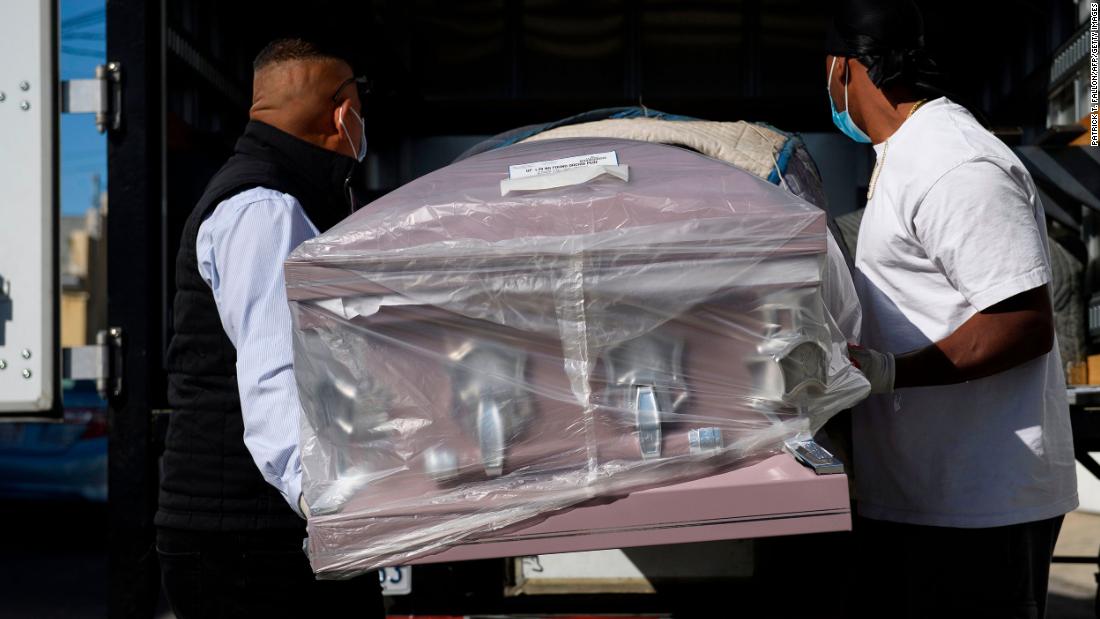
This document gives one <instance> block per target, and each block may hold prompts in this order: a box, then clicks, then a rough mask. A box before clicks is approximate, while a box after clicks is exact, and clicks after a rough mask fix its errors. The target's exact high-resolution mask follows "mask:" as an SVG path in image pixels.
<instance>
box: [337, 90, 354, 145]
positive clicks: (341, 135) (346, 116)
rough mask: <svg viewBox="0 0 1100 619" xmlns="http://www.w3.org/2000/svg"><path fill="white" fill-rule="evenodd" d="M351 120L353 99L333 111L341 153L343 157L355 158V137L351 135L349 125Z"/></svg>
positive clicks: (343, 102)
mask: <svg viewBox="0 0 1100 619" xmlns="http://www.w3.org/2000/svg"><path fill="white" fill-rule="evenodd" d="M350 119H351V99H344V100H343V101H342V102H340V105H338V106H336V108H335V109H333V110H332V126H333V127H334V128H335V129H336V133H335V136H336V143H337V144H339V145H340V146H339V152H340V154H342V155H347V156H349V157H354V156H355V153H353V152H352V144H354V142H355V136H354V135H352V134H351V129H349V128H348V123H349V122H350Z"/></svg>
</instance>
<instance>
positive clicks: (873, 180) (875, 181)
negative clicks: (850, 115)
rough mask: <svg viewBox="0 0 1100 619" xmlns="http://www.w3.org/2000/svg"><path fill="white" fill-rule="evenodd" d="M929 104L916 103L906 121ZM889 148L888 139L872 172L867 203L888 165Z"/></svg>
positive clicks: (925, 101)
mask: <svg viewBox="0 0 1100 619" xmlns="http://www.w3.org/2000/svg"><path fill="white" fill-rule="evenodd" d="M927 102H928V99H921V100H920V101H917V102H916V103H914V104H913V107H911V108H909V113H908V114H906V115H905V120H909V118H911V117H912V116H913V112H916V111H917V108H919V107H920V106H922V105H924V104H925V103H927ZM905 120H903V121H902V123H904V122H905ZM889 148H890V139H889V138H887V139H886V141H885V142H883V143H882V156H881V157H879V158H878V161H876V162H875V169H874V170H873V171H872V172H871V186H870V187H868V188H867V201H868V202H870V201H871V196H873V195H875V185H877V184H878V175H879V172H881V171H882V166H883V164H884V163H886V151H887V149H889Z"/></svg>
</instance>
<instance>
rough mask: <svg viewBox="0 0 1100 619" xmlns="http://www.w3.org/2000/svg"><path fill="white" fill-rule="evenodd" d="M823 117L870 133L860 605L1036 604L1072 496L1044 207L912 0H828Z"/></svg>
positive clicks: (937, 612) (859, 428)
mask: <svg viewBox="0 0 1100 619" xmlns="http://www.w3.org/2000/svg"><path fill="white" fill-rule="evenodd" d="M827 51H828V54H829V55H828V56H827V58H826V70H827V71H828V90H829V96H830V99H831V102H832V104H833V119H834V122H835V123H836V125H837V127H838V128H839V129H840V130H841V131H842V132H844V133H845V134H846V135H848V136H849V137H851V138H852V139H854V140H856V141H859V142H866V143H872V144H874V149H875V153H876V164H875V169H874V171H873V174H872V177H871V179H870V182H869V189H868V196H867V209H866V213H865V215H864V217H863V222H862V226H861V229H860V233H859V241H858V244H857V253H856V257H855V266H856V273H855V280H856V287H857V290H858V292H859V296H860V300H861V302H862V304H863V315H864V329H863V342H862V345H863V347H858V346H856V347H853V348H852V357H853V360H854V361H855V362H856V363H857V364H858V365H859V366H860V367H861V369H862V370H863V371H864V373H865V374H866V375H867V377H868V379H869V380H870V382H871V385H872V391H873V392H874V395H872V396H871V397H870V398H869V399H868V400H867V401H866V402H865V403H864V404H862V405H861V406H860V407H859V408H858V409H857V410H856V411H855V414H854V415H853V452H854V459H855V464H854V480H855V491H856V507H857V513H858V519H857V522H856V524H855V538H856V542H857V550H858V551H859V553H858V556H857V561H856V563H857V565H858V567H857V573H858V575H857V578H856V580H855V583H854V584H855V594H854V596H853V603H854V604H855V605H856V606H858V607H860V608H861V609H862V610H863V611H864V612H865V613H866V614H868V615H874V616H885V615H884V614H883V613H886V612H888V613H889V614H890V616H899V614H898V611H899V610H900V611H902V613H908V615H905V614H903V615H902V616H913V617H931V616H936V617H947V616H967V617H976V616H990V617H1042V616H1043V614H1044V611H1045V601H1046V588H1047V578H1048V575H1049V568H1050V557H1051V554H1052V551H1053V547H1054V542H1055V540H1056V538H1057V535H1058V530H1059V527H1060V526H1061V521H1062V518H1063V516H1064V514H1065V513H1066V512H1068V511H1070V510H1072V509H1074V508H1075V507H1076V506H1077V487H1076V478H1075V472H1074V458H1073V446H1072V440H1071V434H1070V424H1069V411H1068V407H1067V405H1066V398H1065V379H1064V375H1063V373H1062V363H1061V360H1060V358H1059V354H1058V350H1057V348H1056V347H1054V346H1053V342H1054V332H1053V318H1052V309H1051V300H1050V292H1049V289H1048V282H1049V280H1050V260H1049V256H1048V248H1047V238H1046V232H1045V230H1046V228H1045V219H1044V214H1043V208H1042V205H1041V204H1040V201H1039V198H1038V195H1037V191H1036V188H1035V185H1034V183H1033V182H1032V180H1031V177H1030V176H1029V175H1028V173H1027V171H1026V170H1025V169H1024V166H1023V165H1022V164H1021V163H1020V161H1019V160H1018V159H1017V158H1016V156H1015V155H1014V154H1013V153H1012V151H1011V150H1010V149H1009V148H1007V147H1006V146H1005V145H1004V144H1003V143H1001V142H1000V141H999V140H998V139H997V138H996V137H994V136H993V135H992V134H991V133H989V132H988V131H986V130H985V129H984V128H983V127H982V126H981V125H980V124H979V123H978V122H977V121H976V120H975V119H974V117H973V116H972V115H971V114H970V113H969V112H968V111H967V110H966V109H964V108H963V107H961V106H959V105H957V104H955V103H953V102H952V101H950V100H948V99H947V98H944V97H938V98H936V97H932V96H928V95H927V94H926V92H927V91H926V90H925V88H924V87H923V79H924V78H925V77H927V76H928V75H931V74H933V72H934V65H932V64H931V63H930V61H928V60H927V57H926V56H925V54H924V49H923V27H922V22H921V16H920V13H919V11H918V10H917V8H916V7H915V6H914V5H913V3H912V2H911V0H892V1H885V0H848V1H845V2H842V3H841V8H840V10H839V11H838V14H837V17H836V19H835V21H834V24H833V28H832V29H831V32H830V35H829V41H828V50H827Z"/></svg>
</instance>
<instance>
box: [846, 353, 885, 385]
mask: <svg viewBox="0 0 1100 619" xmlns="http://www.w3.org/2000/svg"><path fill="white" fill-rule="evenodd" d="M848 356H849V357H850V358H851V359H852V363H853V364H855V366H856V367H857V368H859V371H861V372H863V375H864V376H866V377H867V382H869V383H871V393H890V392H891V391H893V390H894V354H893V353H889V352H886V353H883V352H878V351H877V350H871V349H870V348H864V347H862V346H859V345H858V344H848Z"/></svg>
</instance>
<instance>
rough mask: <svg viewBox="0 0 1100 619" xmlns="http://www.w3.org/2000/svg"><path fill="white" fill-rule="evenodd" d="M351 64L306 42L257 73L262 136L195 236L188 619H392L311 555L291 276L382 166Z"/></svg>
mask: <svg viewBox="0 0 1100 619" xmlns="http://www.w3.org/2000/svg"><path fill="white" fill-rule="evenodd" d="M361 83H362V79H361V78H356V77H355V76H354V73H353V72H352V69H351V66H350V65H349V63H348V62H346V61H345V60H343V59H342V58H340V57H337V56H334V55H332V54H328V53H326V52H324V51H322V50H321V49H320V48H318V47H317V46H315V45H313V44H311V43H309V42H306V41H302V40H300V39H283V40H278V41H275V42H273V43H271V44H269V45H268V46H267V47H266V48H264V50H263V51H261V52H260V54H259V55H258V56H257V58H256V61H255V63H254V79H253V99H252V108H251V110H250V111H249V117H250V122H249V123H248V126H247V127H246V129H245V132H244V135H243V136H242V137H241V138H240V139H239V140H238V142H237V145H236V147H235V152H234V155H233V156H232V157H231V158H230V159H229V161H228V162H227V163H226V164H225V165H224V166H223V167H222V169H221V170H220V171H218V173H217V174H216V175H215V176H214V178H213V179H212V180H211V181H210V184H209V185H208V186H207V188H206V191H205V193H204V194H203V196H202V198H201V199H200V200H199V202H198V204H197V205H196V206H195V209H194V211H193V212H192V213H191V216H190V217H189V218H188V220H187V223H186V225H185V226H184V230H183V235H182V239H181V242H180V249H179V255H178V256H177V259H176V287H177V290H176V297H175V304H174V318H173V327H174V330H175V334H174V335H173V337H172V341H171V344H170V345H169V349H168V358H167V364H168V373H169V387H168V401H169V404H170V405H171V407H172V411H173V412H172V416H171V421H170V423H169V427H168V436H167V439H166V441H165V451H164V459H163V470H162V477H161V487H160V506H159V509H158V511H157V516H156V524H157V527H158V532H157V551H158V554H159V556H160V563H161V571H162V576H163V581H164V587H165V590H166V592H167V595H168V599H169V601H170V603H171V605H172V608H173V610H174V611H175V613H176V615H177V616H178V617H179V618H180V619H192V618H198V617H204V618H205V617H265V618H267V617H307V616H316V617H329V616H351V615H354V616H356V617H381V616H383V609H382V602H381V591H380V587H379V584H378V579H377V576H375V575H373V574H371V575H367V576H363V577H360V578H358V579H354V580H348V581H317V580H315V579H314V577H313V573H312V571H311V570H310V568H309V563H308V561H307V559H306V556H305V554H304V552H303V549H302V544H303V540H304V537H305V520H304V518H305V516H307V515H308V507H307V506H306V504H305V501H304V500H303V499H302V490H301V474H302V473H301V459H300V454H299V450H298V420H299V417H300V414H301V410H300V404H299V401H298V392H297V387H296V385H295V382H294V374H293V356H292V345H291V336H292V333H291V319H290V313H289V309H288V306H287V301H286V291H285V289H284V287H285V283H284V279H283V267H282V262H283V260H284V259H285V258H286V256H287V255H288V254H289V253H290V251H291V250H293V249H294V247H296V246H297V245H298V244H300V243H301V242H302V241H305V240H307V239H309V238H311V237H312V236H314V235H316V234H317V231H318V230H324V229H326V228H328V227H330V226H331V225H332V224H334V223H336V222H337V221H339V220H340V219H342V218H343V217H344V216H346V215H347V214H348V212H349V209H350V208H351V207H353V206H355V197H354V195H352V194H353V192H352V187H353V183H352V180H351V179H352V178H353V175H354V172H355V170H356V165H357V162H358V161H362V159H363V155H364V154H365V153H366V147H367V144H366V138H365V135H366V132H365V127H364V123H363V118H362V116H361V107H360V106H361V98H360V93H359V88H358V87H359V85H360V84H361Z"/></svg>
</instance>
